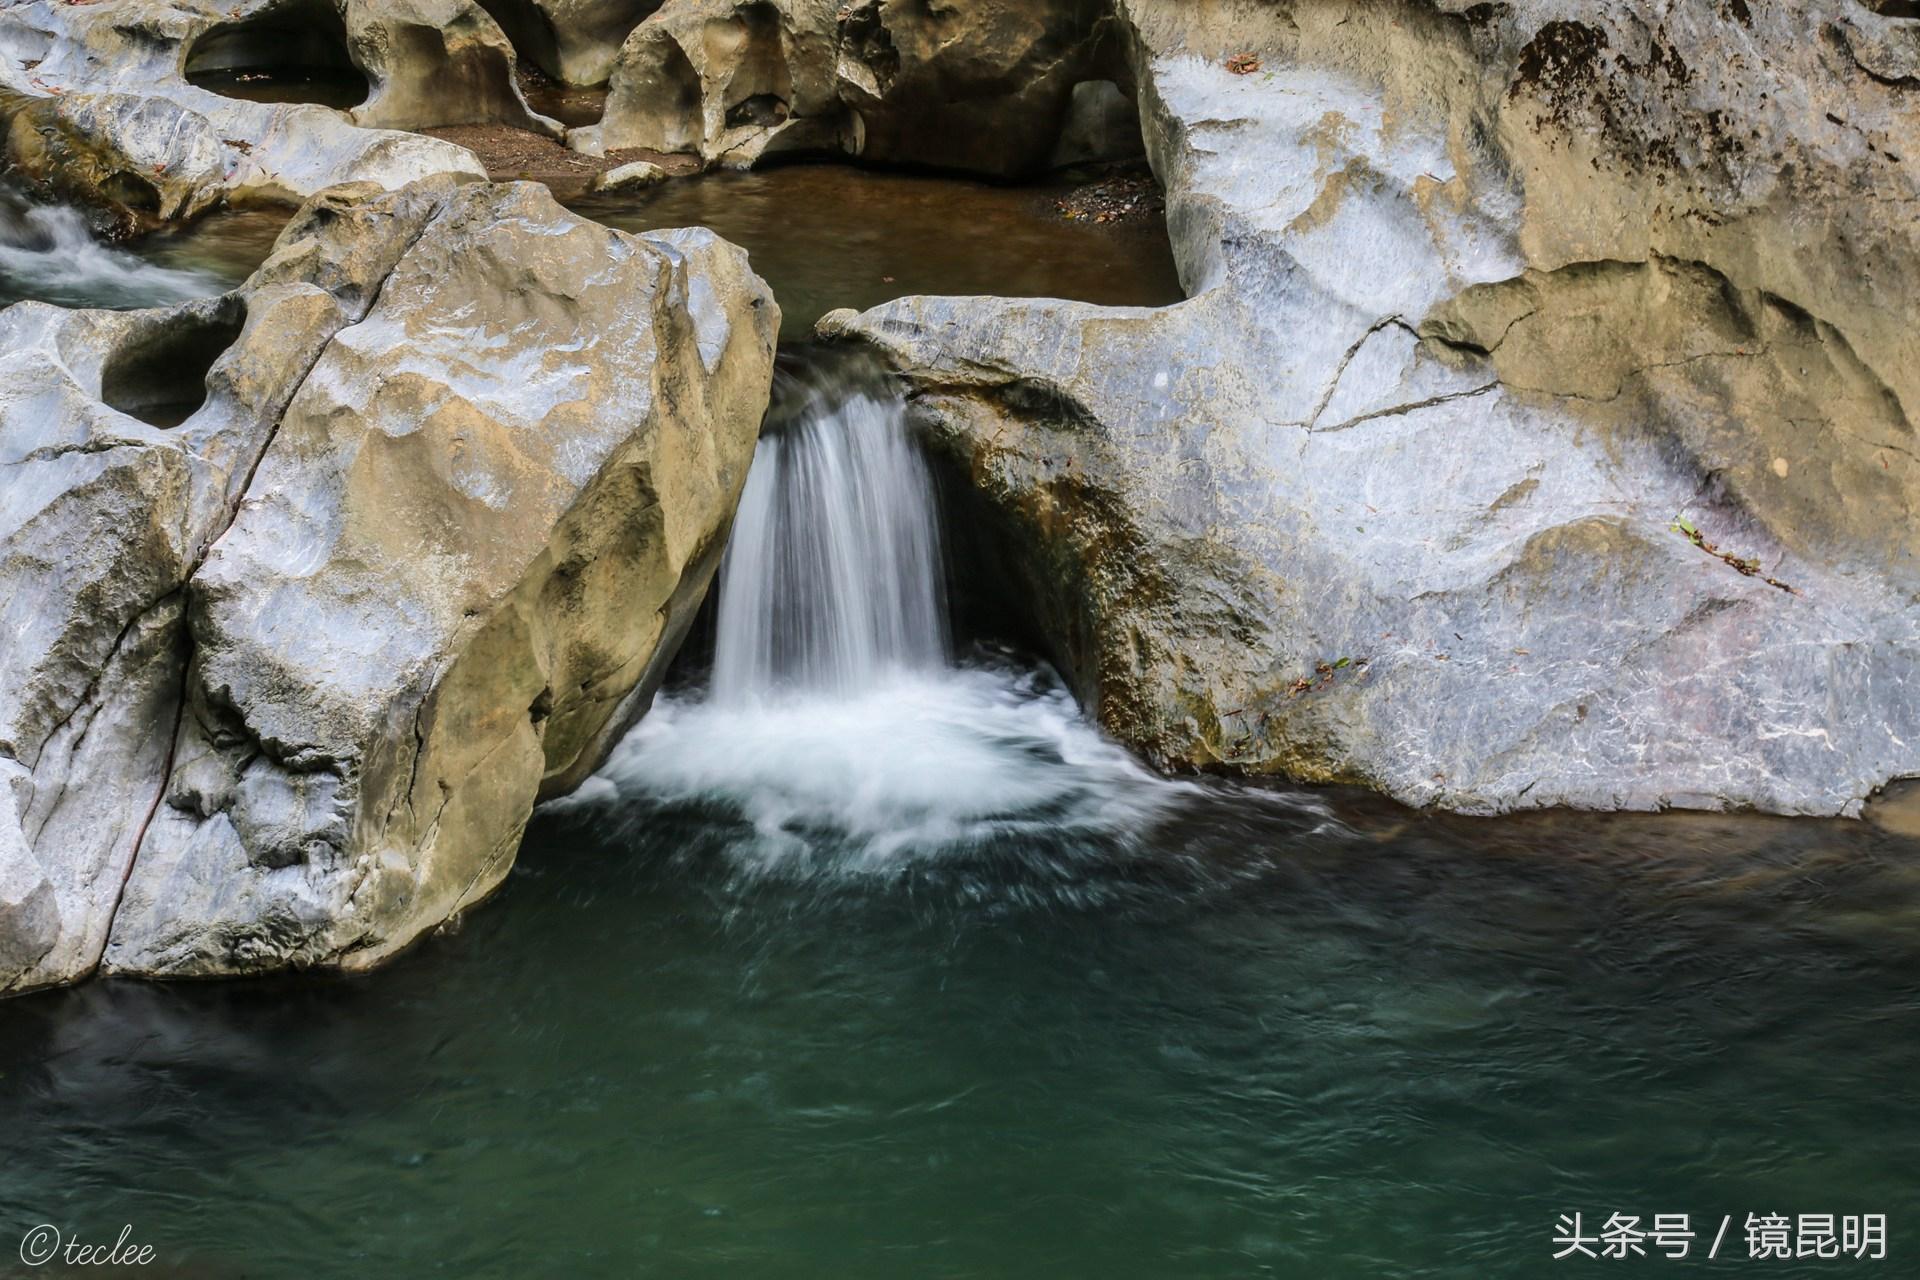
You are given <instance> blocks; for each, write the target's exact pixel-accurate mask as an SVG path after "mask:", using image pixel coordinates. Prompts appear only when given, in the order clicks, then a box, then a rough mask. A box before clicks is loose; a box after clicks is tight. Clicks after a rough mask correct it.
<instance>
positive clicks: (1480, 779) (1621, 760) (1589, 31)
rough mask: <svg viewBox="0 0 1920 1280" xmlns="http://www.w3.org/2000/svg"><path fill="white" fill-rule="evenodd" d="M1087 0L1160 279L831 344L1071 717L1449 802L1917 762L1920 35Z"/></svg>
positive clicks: (1816, 796) (1787, 776)
mask: <svg viewBox="0 0 1920 1280" xmlns="http://www.w3.org/2000/svg"><path fill="white" fill-rule="evenodd" d="M1118 10H1119V13H1120V16H1121V18H1122V20H1123V21H1124V22H1125V24H1126V28H1127V35H1128V39H1129V42H1130V45H1131V49H1132V54H1131V56H1132V58H1133V61H1134V73H1135V76H1136V78H1137V81H1138V83H1139V85H1140V98H1141V103H1142V107H1143V115H1144V118H1145V128H1146V134H1147V137H1146V141H1147V144H1148V147H1149V151H1150V154H1151V156H1152V158H1153V160H1154V163H1155V166H1156V168H1157V170H1158V172H1159V174H1160V176H1161V177H1162V179H1163V181H1164V182H1165V184H1166V187H1167V193H1168V211H1169V221H1170V225H1171V228H1172V232H1173V235H1174V240H1175V245H1174V247H1175V250H1176V254H1177V256H1178V258H1179V261H1180V264H1181V269H1182V277H1183V280H1184V281H1185V283H1186V285H1187V287H1188V292H1189V293H1190V294H1191V295H1192V298H1191V300H1190V301H1188V302H1186V303H1184V304H1181V305H1178V306H1174V307H1171V308H1167V309H1164V310H1159V311H1145V310H1139V311H1131V310H1130V311H1120V310H1110V309H1102V308H1098V307H1091V306H1084V305H1076V304H1069V303H1058V302H1044V301H1019V302H1009V301H999V300H992V299H980V300H952V299H946V300H941V299H908V300H905V301H902V302H899V303H895V304H891V305H889V306H886V307H882V308H880V309H878V310H876V311H874V312H871V313H868V314H866V315H864V316H860V317H853V316H851V315H848V314H840V315H837V316H834V317H829V319H828V321H827V322H825V323H826V327H827V329H828V331H829V332H831V333H835V334H838V335H841V336H844V337H847V338H857V339H859V340H862V341H864V342H867V343H870V344H872V345H874V346H876V347H878V348H879V349H880V350H881V351H882V352H883V353H885V354H886V355H887V356H888V357H889V358H890V359H891V360H892V361H893V362H894V363H895V364H896V365H897V366H898V367H899V368H900V369H901V370H902V371H903V373H904V374H905V376H906V378H907V380H908V381H909V383H910V384H911V388H912V391H913V396H914V400H913V405H914V413H915V416H916V419H917V421H918V422H919V424H920V425H921V427H922V428H923V429H924V430H925V431H926V432H927V434H928V436H929V438H930V439H931V440H932V441H933V442H934V443H935V445H936V448H937V450H938V452H939V453H940V455H941V456H942V457H943V458H945V459H946V460H947V462H948V463H949V465H950V466H951V467H952V469H953V470H954V471H955V473H956V474H957V476H958V477H959V478H960V479H961V480H962V481H963V482H965V483H964V484H963V486H962V487H963V489H964V490H966V491H967V492H969V493H970V495H971V498H970V500H971V501H972V502H973V503H974V505H975V510H974V513H973V514H974V515H975V516H976V517H977V519H978V520H979V521H980V522H982V523H983V525H984V526H985V527H987V528H989V529H991V530H993V531H994V532H995V533H996V534H997V539H996V541H997V546H998V549H997V551H995V552H993V553H992V554H997V555H998V556H1000V557H1001V560H1002V563H1003V564H1004V566H1005V568H1006V571H1007V572H1008V573H1010V574H1011V575H1012V579H1011V580H1012V582H1013V583H1014V584H1015V585H1016V588H1017V590H1018V592H1019V593H1020V594H1021V595H1022V596H1023V597H1024V598H1025V600H1026V601H1027V602H1028V606H1029V607H1028V610H1027V612H1028V614H1029V623H1030V625H1031V626H1032V627H1033V628H1034V629H1035V631H1036V633H1037V634H1038V635H1039V636H1040V637H1041V639H1042V641H1043V642H1044V643H1045V644H1046V645H1047V646H1048V647H1049V648H1050V649H1051V650H1052V652H1053V654H1054V656H1055V657H1056V658H1057V660H1058V661H1059V662H1060V663H1061V664H1062V665H1063V667H1064V668H1065V669H1066V670H1067V671H1068V672H1069V673H1070V674H1071V676H1072V678H1073V680H1074V682H1075V683H1076V685H1077V686H1078V688H1079V690H1080V692H1081V693H1082V695H1083V696H1084V697H1085V698H1086V699H1087V700H1088V702H1089V704H1090V705H1091V706H1093V707H1095V708H1096V709H1097V711H1098V713H1099V716H1100V719H1101V721H1102V723H1104V724H1105V725H1107V726H1108V727H1109V728H1110V729H1111V730H1112V731H1113V732H1114V733H1116V734H1117V735H1118V736H1120V737H1121V738H1123V739H1124V740H1126V741H1128V742H1130V743H1132V744H1134V745H1136V746H1138V747H1139V748H1141V749H1143V750H1145V751H1146V752H1148V753H1150V754H1151V755H1152V756H1153V757H1154V758H1156V759H1157V760H1159V761H1161V762H1163V763H1166V764H1169V765H1176V766H1187V767H1197V768H1209V769H1227V770H1235V771H1245V772H1249V773H1286V774H1290V775H1293V776H1297V777H1301V778H1308V779H1321V780H1338V781H1346V782H1355V783H1361V784H1364V785H1368V786H1371V787H1375V788H1378V789H1379V790H1382V791H1384V792H1387V793H1388V794H1390V795H1393V796H1395V797H1398V798H1399V799H1402V800H1404V801H1407V802H1409V803H1414V804H1439V805H1446V806H1450V807H1454V808H1458V809H1463V810H1469V811H1475V812H1495V811H1502V810H1509V809H1514V808H1520V807H1532V806H1545V805H1560V804H1565V805H1576V806H1586V807H1599V808H1616V807H1618V808H1651V807H1660V806H1669V805H1674V806H1692V807H1709V808H1717V807H1752V808H1759V809H1766V810H1773V811H1777V812H1783V813H1810V814H1835V813H1847V814H1850V813H1856V812H1858V811H1859V809H1860V806H1861V804H1862V801H1863V800H1864V799H1865V798H1866V797H1867V796H1869V795H1870V793H1872V792H1873V791H1874V790H1875V789H1876V788H1877V787H1880V786H1881V785H1882V784H1884V783H1886V782H1887V781H1888V780H1889V779H1891V778H1895V777H1899V776H1902V775H1906V774H1912V773H1916V772H1920V737H1917V736H1916V734H1920V698H1916V697H1915V696H1914V692H1913V687H1912V679H1913V674H1912V673H1913V672H1914V670H1915V665H1914V664H1915V660H1916V657H1920V610H1917V609H1916V600H1920V563H1916V559H1915V552H1916V550H1920V535H1917V534H1916V532H1915V530H1916V527H1917V526H1916V522H1915V512H1916V503H1917V502H1920V460H1917V454H1916V442H1915V438H1914V430H1913V426H1912V412H1913V407H1914V406H1916V405H1920V329H1916V328H1915V326H1914V325H1913V324H1912V317H1911V299H1912V298H1913V297H1914V296H1915V295H1916V290H1920V221H1916V220H1915V219H1914V218H1913V217H1912V214H1911V211H1912V210H1913V209H1914V208H1915V207H1920V205H1917V203H1916V202H1920V176H1917V175H1920V170H1916V168H1915V167H1914V156H1913V154H1912V153H1913V150H1914V146H1913V140H1914V139H1916V138H1920V94H1916V93H1915V91H1914V89H1913V86H1912V84H1911V83H1909V81H1908V80H1907V79H1905V78H1904V72H1902V71H1901V68H1902V67H1903V66H1905V65H1906V64H1905V63H1904V62H1902V61H1901V59H1902V58H1904V57H1905V56H1907V55H1906V54H1905V53H1904V52H1902V51H1903V50H1910V49H1912V48H1915V47H1920V45H1917V43H1916V42H1920V22H1916V21H1915V20H1913V19H1911V18H1904V17H1898V16H1888V15H1886V14H1883V13H1879V12H1876V11H1875V10H1874V8H1872V7H1870V6H1867V5H1863V4H1860V3H1857V0H1815V2H1814V3H1810V4H1807V5H1791V6H1789V5H1751V6H1749V5H1746V4H1721V3H1709V2H1708V0H1690V2H1689V3H1683V4H1678V5H1673V6H1669V7H1667V8H1666V9H1664V10H1663V11H1662V13H1661V14H1660V15H1656V16H1650V15H1648V14H1647V12H1646V9H1645V6H1643V5H1638V4H1631V3H1626V2H1625V0H1620V2H1617V3H1598V4H1593V5H1587V6H1581V7H1580V9H1579V11H1578V14H1577V15H1575V14H1574V13H1573V11H1572V10H1570V9H1569V8H1568V7H1566V6H1563V5H1558V4H1551V3H1545V2H1539V3H1528V2H1521V3H1514V4H1508V5H1499V6H1489V5H1469V4H1467V3H1464V2H1461V3H1443V2H1438V0H1434V2H1426V0H1399V2H1396V3H1385V4H1378V5H1373V4H1365V5H1363V4H1357V3H1346V2H1339V0H1290V2H1288V3H1273V2H1272V0H1213V2H1210V3H1206V4H1191V3H1184V2H1182V0H1119V4H1118Z"/></svg>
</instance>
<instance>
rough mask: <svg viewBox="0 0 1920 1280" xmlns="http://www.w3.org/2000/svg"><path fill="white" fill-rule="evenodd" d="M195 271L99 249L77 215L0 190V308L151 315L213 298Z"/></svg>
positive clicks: (211, 287) (215, 284)
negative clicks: (149, 311)
mask: <svg viewBox="0 0 1920 1280" xmlns="http://www.w3.org/2000/svg"><path fill="white" fill-rule="evenodd" d="M220 289H221V284H220V282H219V281H218V280H215V279H214V278H213V277H211V276H208V275H203V274H202V273H200V272H197V271H175V270H172V269H170V268H167V267H160V266H155V265H154V264H153V263H151V262H146V261H144V260H142V259H140V258H138V257H135V256H134V255H133V254H131V253H127V252H125V251H124V250H120V249H114V248H110V247H108V246H107V245H104V244H102V243H100V241H98V240H96V239H95V238H94V236H93V232H92V231H91V230H90V229H89V228H88V226H87V221H86V219H85V218H84V217H83V216H81V214H80V212H79V211H78V210H76V209H71V208H68V207H66V206H64V205H43V204H32V203H29V202H28V201H27V200H25V199H24V198H23V197H21V196H20V195H19V194H18V193H17V192H14V191H10V190H5V189H0V306H4V305H6V304H8V303H12V302H19V301H23V300H25V299H35V300H38V301H41V302H54V303H59V304H60V305H62V306H69V307H154V306H160V305H163V304H165V303H170V302H184V301H187V300H188V299H190V298H206V297H211V296H212V295H214V294H216V293H219V292H220Z"/></svg>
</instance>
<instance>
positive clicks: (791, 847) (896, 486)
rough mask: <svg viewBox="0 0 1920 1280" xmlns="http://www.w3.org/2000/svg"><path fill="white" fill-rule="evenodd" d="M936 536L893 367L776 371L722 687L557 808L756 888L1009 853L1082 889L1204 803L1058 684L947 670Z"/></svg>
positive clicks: (736, 552) (1017, 665)
mask: <svg viewBox="0 0 1920 1280" xmlns="http://www.w3.org/2000/svg"><path fill="white" fill-rule="evenodd" d="M938 519H939V513H938V511H937V509H936V506H935V503H934V493H933V484H932V481H931V477H930V475H929V474H928V470H927V464H926V462H925V460H924V459H923V458H922V457H921V455H920V453H919V451H918V449H917V448H916V447H915V444H914V442H913V440H912V438H911V436H910V435H909V433H908V430H907V423H906V405H905V403H904V401H903V400H902V399H901V397H900V395H899V393H898V392H897V391H896V390H895V389H894V388H893V386H892V384H891V383H890V382H889V381H888V380H887V378H886V377H885V375H884V374H883V373H882V372H881V371H880V370H878V369H877V368H876V367H874V366H872V365H870V364H868V365H855V364H850V363H834V364H821V363H809V364H808V365H807V366H806V367H804V368H801V369H798V370H791V369H789V370H785V371H783V373H782V375H781V377H780V378H779V379H778V381H777V382H776V386H775V404H774V408H773V411H772V412H771V413H770V414H769V415H768V425H767V429H766V430H765V432H764V433H763V434H762V436H761V440H760V444H759V447H758V450H757V452H756V453H755V455H754V461H753V470H752V472H751V474H750V475H749V476H748V479H747V484H746V490H745V493H744V495H743V496H742V498H741V502H740V508H739V512H738V514H737V516H736V517H735V520H734V529H733V537H732V540H731V542H730V543H729V544H728V548H727V556H726V559H725V560H724V561H723V562H722V564H721V569H720V572H721V582H720V596H719V612H718V617H717V628H718V635H717V637H716V641H715V649H714V666H713V678H712V684H711V687H710V688H709V689H707V690H705V691H698V692H692V693H689V694H686V695H683V696H677V697H676V696H674V695H672V694H668V695H665V696H662V697H661V698H660V699H659V700H658V701H657V702H656V703H655V704H654V706H653V709H652V710H651V711H650V712H648V713H647V715H646V717H645V718H644V719H642V720H641V721H640V723H639V725H638V726H636V727H635V729H634V730H633V732H632V733H631V734H629V735H628V737H627V738H626V740H625V741H623V742H622V743H621V744H620V745H619V747H618V748H616V749H615V751H614V752H613V755H612V757H611V758H610V759H609V760H608V761H607V763H606V765H605V766H604V767H603V768H602V769H601V770H600V772H599V773H598V774H597V775H596V776H595V778H594V779H593V780H592V781H591V782H590V783H589V784H588V785H586V786H584V787H582V788H581V790H580V792H579V793H578V794H576V795H575V796H573V797H571V798H570V799H568V800H565V801H562V802H559V803H558V804H556V805H555V806H554V808H555V809H556V810H559V811H563V812H572V813H576V814H582V815H594V816H595V818H596V819H597V820H599V821H604V822H608V823H611V824H614V825H615V826H616V827H624V826H627V825H628V824H632V827H633V829H634V830H636V831H637V830H641V829H648V830H655V829H658V827H659V825H660V824H661V823H663V822H675V821H685V822H689V823H695V819H694V818H693V816H692V815H700V816H699V817H698V819H697V823H696V825H697V824H707V825H705V826H698V829H700V830H706V831H709V832H712V833H716V834H717V835H718V836H719V838H720V839H721V841H722V844H723V852H724V855H725V856H726V857H727V858H728V860H729V861H731V862H732V863H734V865H735V866H736V867H737V868H738V869H739V871H740V873H741V874H742V875H743V876H745V877H749V878H752V877H758V876H762V875H773V876H802V877H811V876H818V877H820V879H821V882H822V883H823V884H836V883H840V882H841V881H843V880H844V879H845V878H846V877H849V876H854V877H866V876H876V875H877V876H881V877H886V876H893V875H898V874H902V873H903V872H904V871H905V870H906V869H907V868H909V867H911V866H913V865H916V864H917V863H920V862H921V861H922V860H925V859H934V860H940V859H945V858H949V857H951V858H959V859H962V860H965V859H969V858H973V859H979V860H980V861H979V863H978V865H979V866H980V867H981V868H983V870H982V872H981V874H983V875H986V874H989V872H988V871H987V870H985V869H990V868H991V867H993V866H995V865H999V864H1000V863H1001V862H1003V861H1004V860H1005V859H1009V858H1010V859H1013V860H1015V861H1016V862H1017V861H1021V860H1026V859H1030V860H1032V861H1033V865H1035V866H1039V867H1042V868H1045V870H1044V872H1043V874H1044V875H1045V876H1047V877H1048V878H1049V879H1050V880H1051V881H1054V882H1057V885H1058V886H1059V887H1061V888H1062V892H1069V891H1070V888H1071V884H1072V883H1075V881H1074V879H1073V877H1074V876H1075V875H1076V874H1077V873H1074V872H1071V871H1069V870H1067V868H1068V867H1069V866H1070V865H1072V864H1075V863H1076V861H1083V862H1086V863H1088V864H1089V865H1091V864H1094V863H1098V862H1099V861H1100V860H1102V859H1104V858H1106V857H1107V856H1108V855H1109V854H1110V853H1111V852H1113V851H1115V850H1118V849H1120V848H1122V847H1125V846H1127V845H1129V844H1130V843H1131V842H1133V841H1134V840H1136V839H1137V838H1138V837H1139V836H1140V834H1141V833H1142V832H1145V831H1148V830H1150V829H1151V828H1152V826H1153V824H1154V823H1155V822H1157V821H1158V820H1159V819H1160V818H1161V817H1162V816H1163V815H1165V814H1166V813H1169V812H1171V811H1172V810H1173V809H1174V808H1175V807H1177V806H1178V805H1180V804H1181V803H1184V802H1185V800H1186V799H1187V798H1188V797H1190V796H1191V795H1192V794H1193V787H1192V784H1189V783H1180V782H1172V781H1169V780H1166V779H1162V778H1158V777H1156V776H1154V775H1153V774H1152V773H1151V772H1149V771H1148V770H1147V769H1146V768H1144V767H1143V766H1142V765H1141V764H1140V763H1139V762H1138V761H1136V760H1134V759H1133V758H1132V757H1131V756H1129V755H1128V754H1127V753H1126V752H1125V751H1123V750H1121V749H1120V748H1119V747H1118V746H1116V745H1114V744H1113V743H1111V742H1109V741H1107V740H1106V739H1105V738H1103V737H1101V735H1100V733H1099V730H1098V729H1096V728H1095V727H1094V726H1093V725H1091V724H1090V723H1088V722H1087V720H1086V718H1085V717H1084V716H1082V715H1081V714H1080V708H1079V707H1078V706H1077V705H1076V704H1075V702H1074V700H1073V696H1072V694H1070V693H1069V692H1068V691H1067V689H1066V688H1065V687H1064V686H1063V685H1062V684H1061V682H1060V681H1059V680H1058V678H1057V677H1055V676H1054V675H1053V673H1052V672H1050V671H1048V670H1046V669H1045V668H1043V667H1036V666H1032V665H1029V664H1025V663H1021V662H1018V661H1017V660H1011V659H1009V658H1008V657H1007V656H1006V655H1004V654H998V653H995V652H993V651H991V650H982V651H977V652H974V653H972V654H971V655H970V656H969V658H968V660H967V661H965V662H955V661H953V660H952V657H951V655H950V654H949V652H948V642H947V634H948V633H947V617H946V592H945V589H944V582H943V574H944V570H945V564H944V560H943V557H942V554H941V547H940V529H939V524H938ZM716 812H720V813H725V812H731V813H732V814H734V815H736V816H737V818H738V819H739V820H740V822H741V823H742V824H743V826H729V825H726V824H724V823H723V824H722V825H720V826H718V827H715V826H712V825H711V824H712V823H713V820H714V815H715V813H716ZM675 815H678V816H677V817H676V816H675ZM688 829H694V827H692V826H690V827H689V828H688Z"/></svg>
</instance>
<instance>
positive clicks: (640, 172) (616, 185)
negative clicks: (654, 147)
mask: <svg viewBox="0 0 1920 1280" xmlns="http://www.w3.org/2000/svg"><path fill="white" fill-rule="evenodd" d="M666 180H667V171H666V170H665V169H662V168H661V167H660V166H659V165H657V164H652V163H650V162H648V161H645V160H635V161H634V162H633V163H631V164H623V165H617V166H615V167H614V168H611V169H609V170H607V171H606V172H605V173H597V174H595V175H594V176H593V180H592V181H590V182H588V183H587V190H589V191H644V190H645V189H646V188H648V187H654V186H658V185H659V184H661V183H662V182H665V181H666Z"/></svg>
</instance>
